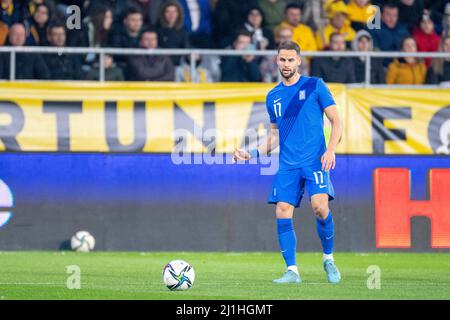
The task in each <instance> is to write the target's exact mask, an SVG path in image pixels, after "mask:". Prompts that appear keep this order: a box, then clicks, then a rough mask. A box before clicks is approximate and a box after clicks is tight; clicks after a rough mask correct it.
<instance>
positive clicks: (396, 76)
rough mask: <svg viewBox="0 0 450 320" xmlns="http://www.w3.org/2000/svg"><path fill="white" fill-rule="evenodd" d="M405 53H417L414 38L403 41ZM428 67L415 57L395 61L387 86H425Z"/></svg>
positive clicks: (390, 70)
mask: <svg viewBox="0 0 450 320" xmlns="http://www.w3.org/2000/svg"><path fill="white" fill-rule="evenodd" d="M401 48H402V51H403V52H417V45H416V41H415V40H414V38H413V37H407V38H405V39H404V40H403V41H402V45H401ZM426 72H427V67H426V66H425V63H423V62H422V61H420V60H419V59H417V58H414V57H407V58H400V59H395V60H394V61H393V62H391V64H389V68H388V71H387V75H386V83H387V84H423V83H424V82H425V76H426Z"/></svg>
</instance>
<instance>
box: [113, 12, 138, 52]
mask: <svg viewBox="0 0 450 320" xmlns="http://www.w3.org/2000/svg"><path fill="white" fill-rule="evenodd" d="M142 27H143V17H142V13H141V12H140V11H139V10H138V9H136V8H129V9H127V11H126V13H125V16H124V19H123V24H122V25H121V26H120V27H119V28H118V29H117V30H115V32H114V33H113V34H112V35H111V39H110V45H111V46H112V47H116V48H137V47H138V46H139V35H140V33H141V30H142Z"/></svg>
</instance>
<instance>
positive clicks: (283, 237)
mask: <svg viewBox="0 0 450 320" xmlns="http://www.w3.org/2000/svg"><path fill="white" fill-rule="evenodd" d="M277 231H278V242H279V244H280V251H281V254H282V255H283V259H284V261H285V262H286V267H287V268H288V270H292V271H294V272H295V273H297V274H298V270H297V263H296V248H297V238H296V235H295V231H294V224H293V222H292V219H277Z"/></svg>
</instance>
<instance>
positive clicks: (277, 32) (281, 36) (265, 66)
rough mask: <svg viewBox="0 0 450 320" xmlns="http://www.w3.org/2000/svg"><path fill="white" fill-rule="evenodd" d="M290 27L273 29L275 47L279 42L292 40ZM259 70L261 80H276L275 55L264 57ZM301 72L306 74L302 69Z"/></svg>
mask: <svg viewBox="0 0 450 320" xmlns="http://www.w3.org/2000/svg"><path fill="white" fill-rule="evenodd" d="M292 36H293V33H292V29H291V28H287V27H281V26H278V27H276V28H275V29H274V41H275V47H278V46H279V45H280V44H281V43H283V42H287V41H292ZM303 65H304V63H302V64H301V65H300V69H302V67H303ZM260 71H261V74H262V75H263V79H262V80H263V82H268V83H272V82H276V81H278V79H279V69H278V64H277V57H276V56H274V57H265V58H264V59H263V60H262V62H261V64H260ZM301 74H306V72H304V70H302V72H301Z"/></svg>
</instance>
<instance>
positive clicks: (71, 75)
mask: <svg viewBox="0 0 450 320" xmlns="http://www.w3.org/2000/svg"><path fill="white" fill-rule="evenodd" d="M66 38H67V33H66V28H65V27H64V25H62V24H55V25H52V26H51V27H50V28H49V30H48V41H49V43H50V46H53V47H58V48H62V47H65V46H66ZM44 60H45V63H46V65H47V66H48V68H49V70H50V78H51V79H52V80H81V79H82V78H83V74H82V71H81V63H80V59H79V57H78V56H77V55H73V54H64V53H63V54H60V53H52V54H45V55H44Z"/></svg>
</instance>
